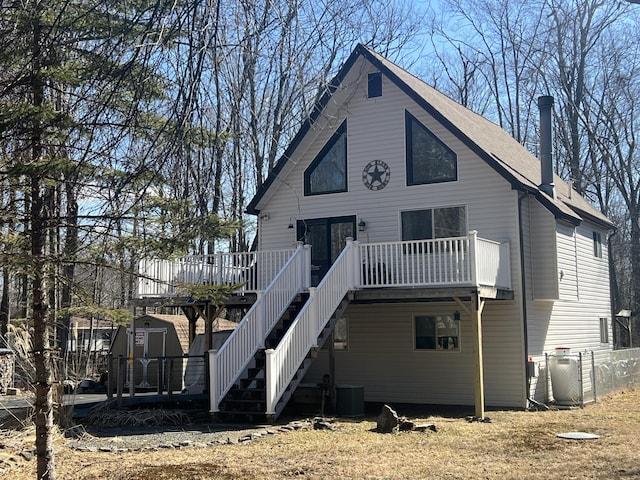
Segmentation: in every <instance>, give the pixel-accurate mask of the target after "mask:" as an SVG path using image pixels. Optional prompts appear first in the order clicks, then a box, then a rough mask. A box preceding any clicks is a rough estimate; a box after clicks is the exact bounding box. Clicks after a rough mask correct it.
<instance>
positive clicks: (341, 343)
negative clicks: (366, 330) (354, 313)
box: [333, 317, 349, 350]
mask: <svg viewBox="0 0 640 480" xmlns="http://www.w3.org/2000/svg"><path fill="white" fill-rule="evenodd" d="M333 346H334V348H335V349H336V350H348V346H349V322H348V320H347V317H340V318H339V319H338V321H337V322H336V326H335V328H334V330H333Z"/></svg>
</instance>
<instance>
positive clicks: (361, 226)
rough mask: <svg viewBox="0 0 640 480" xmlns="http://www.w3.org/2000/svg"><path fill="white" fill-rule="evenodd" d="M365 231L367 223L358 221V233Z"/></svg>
mask: <svg viewBox="0 0 640 480" xmlns="http://www.w3.org/2000/svg"><path fill="white" fill-rule="evenodd" d="M366 229H367V222H365V221H364V220H360V221H359V222H358V231H359V232H364V231H365V230H366Z"/></svg>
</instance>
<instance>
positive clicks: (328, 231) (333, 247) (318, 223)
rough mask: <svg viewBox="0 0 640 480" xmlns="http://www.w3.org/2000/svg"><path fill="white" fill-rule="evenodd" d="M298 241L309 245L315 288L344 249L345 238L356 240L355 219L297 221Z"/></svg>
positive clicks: (312, 282)
mask: <svg viewBox="0 0 640 480" xmlns="http://www.w3.org/2000/svg"><path fill="white" fill-rule="evenodd" d="M297 229H298V240H300V241H303V242H304V243H305V244H308V245H311V285H312V286H314V287H315V286H317V285H318V284H319V283H320V281H321V280H322V279H323V278H324V276H325V275H326V274H327V272H328V271H329V268H331V265H333V262H334V261H335V260H336V258H338V256H339V255H340V252H342V250H343V249H344V246H345V242H346V240H347V238H349V237H351V238H353V239H354V240H355V238H356V217H355V216H348V217H330V218H314V219H310V220H298V225H297Z"/></svg>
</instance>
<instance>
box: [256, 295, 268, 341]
mask: <svg viewBox="0 0 640 480" xmlns="http://www.w3.org/2000/svg"><path fill="white" fill-rule="evenodd" d="M263 297H264V293H263V292H262V291H260V292H256V304H257V305H258V306H259V308H258V309H257V310H256V322H257V328H256V335H257V337H258V338H259V339H260V340H259V341H258V347H259V348H264V341H265V336H266V335H265V334H266V332H265V330H266V326H265V323H266V322H267V313H266V312H267V305H266V303H267V302H265V301H264V300H263Z"/></svg>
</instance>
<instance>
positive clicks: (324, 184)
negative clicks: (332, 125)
mask: <svg viewBox="0 0 640 480" xmlns="http://www.w3.org/2000/svg"><path fill="white" fill-rule="evenodd" d="M346 191H347V122H346V120H345V121H344V122H343V123H342V125H340V128H338V130H336V132H335V133H334V134H333V135H332V136H331V138H330V139H329V141H328V142H327V144H326V145H325V146H324V148H323V149H322V150H321V151H320V153H319V154H318V156H317V157H316V158H315V159H314V160H313V162H311V165H309V168H307V169H306V170H305V172H304V194H305V195H320V194H323V193H337V192H346Z"/></svg>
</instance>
